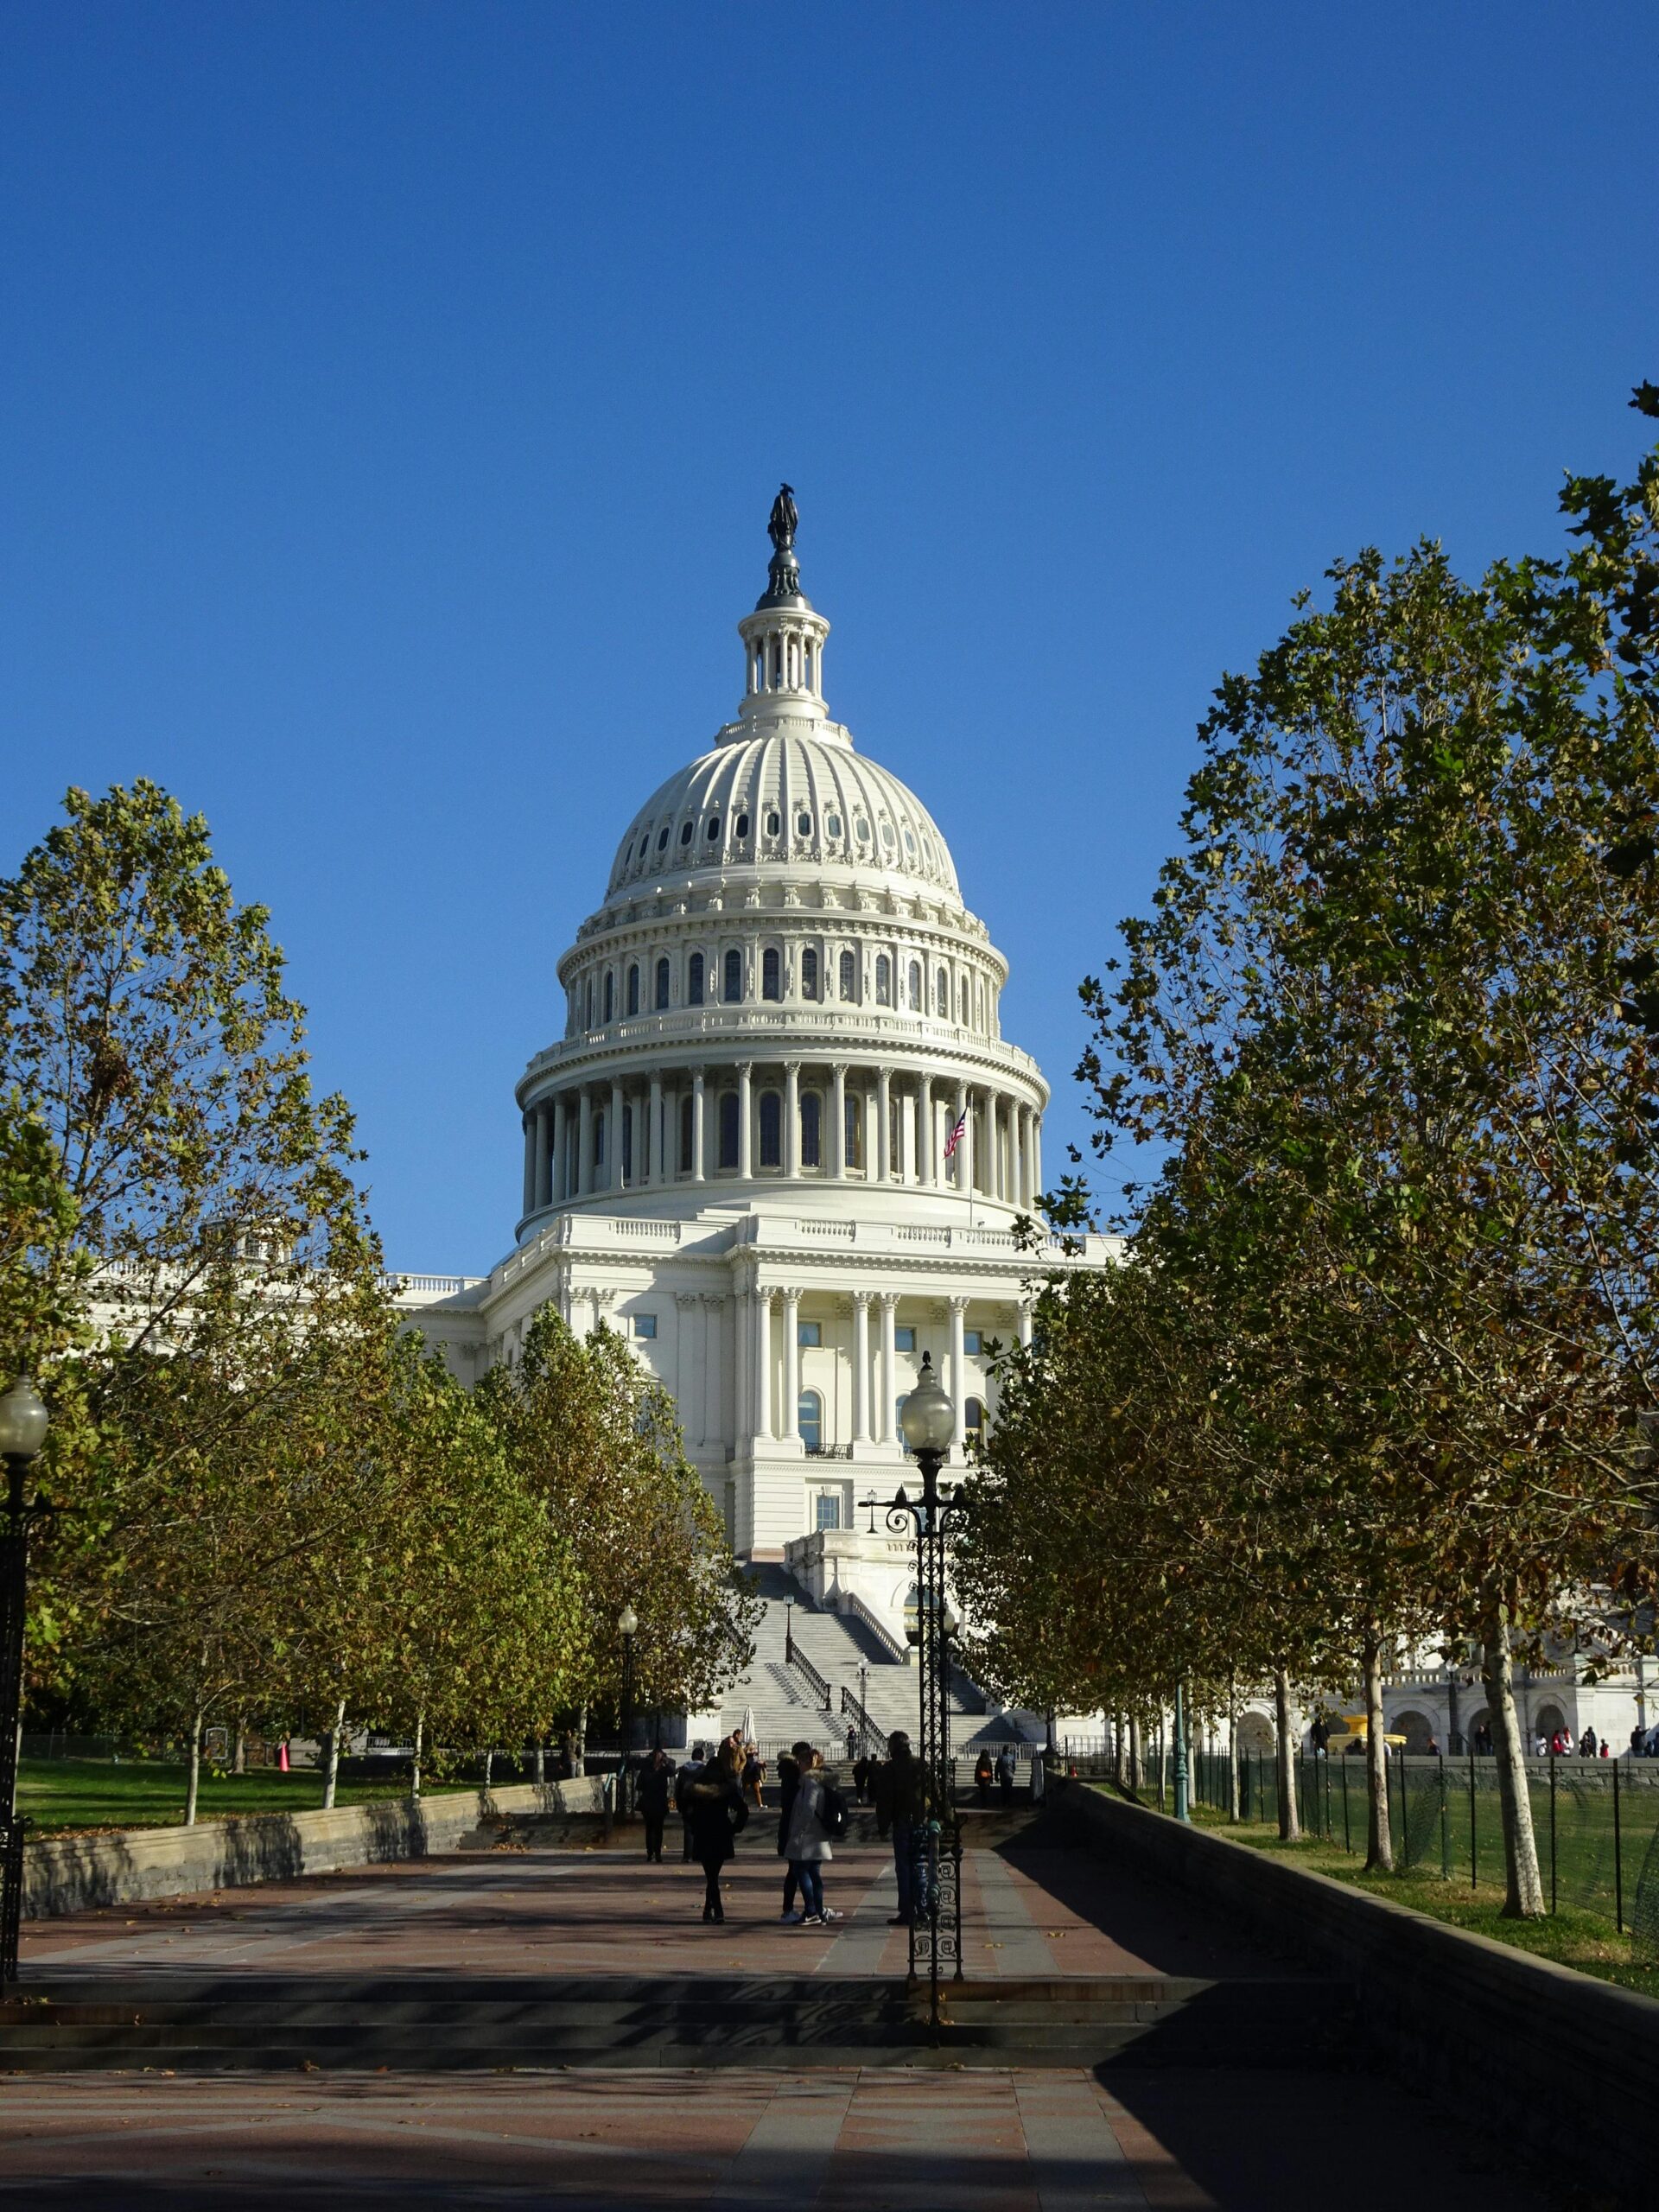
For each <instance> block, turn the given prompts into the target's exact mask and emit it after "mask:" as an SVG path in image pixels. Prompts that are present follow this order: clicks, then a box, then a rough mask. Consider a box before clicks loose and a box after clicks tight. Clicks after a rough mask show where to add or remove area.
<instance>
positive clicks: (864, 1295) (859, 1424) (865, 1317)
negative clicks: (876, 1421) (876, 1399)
mask: <svg viewBox="0 0 1659 2212" xmlns="http://www.w3.org/2000/svg"><path fill="white" fill-rule="evenodd" d="M869 1440H870V1294H869V1292H868V1290H855V1292H854V1293H853V1442H854V1443H855V1445H858V1444H868V1442H869Z"/></svg>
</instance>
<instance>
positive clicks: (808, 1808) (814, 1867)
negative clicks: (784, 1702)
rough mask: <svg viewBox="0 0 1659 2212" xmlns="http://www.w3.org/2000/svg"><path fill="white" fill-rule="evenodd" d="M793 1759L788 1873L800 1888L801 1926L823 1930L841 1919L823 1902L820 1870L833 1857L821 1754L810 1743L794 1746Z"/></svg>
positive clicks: (827, 1792)
mask: <svg viewBox="0 0 1659 2212" xmlns="http://www.w3.org/2000/svg"><path fill="white" fill-rule="evenodd" d="M795 1758H796V1762H797V1764H798V1767H799V1769H800V1779H799V1781H798V1783H797V1784H796V1787H795V1798H794V1802H793V1803H792V1804H791V1807H790V1808H789V1834H788V1838H787V1856H788V1859H789V1871H790V1872H791V1874H793V1875H794V1877H795V1878H796V1880H797V1882H798V1883H799V1885H800V1891H801V1913H800V1924H801V1925H802V1926H803V1927H804V1928H822V1927H823V1924H824V1923H825V1922H826V1921H829V1920H839V1919H840V1918H841V1915H840V1914H839V1913H838V1912H830V1911H829V1910H827V1909H826V1907H825V1905H824V1902H823V1870H824V1868H825V1867H826V1866H828V1865H829V1861H830V1860H831V1859H833V1858H834V1857H835V1855H836V1854H835V1853H834V1851H833V1850H832V1849H831V1848H830V1845H829V1783H828V1780H827V1778H826V1777H825V1775H824V1771H823V1753H822V1752H821V1751H814V1750H813V1748H812V1746H811V1745H810V1744H797V1745H796V1746H795Z"/></svg>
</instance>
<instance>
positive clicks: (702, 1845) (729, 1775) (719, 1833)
mask: <svg viewBox="0 0 1659 2212" xmlns="http://www.w3.org/2000/svg"><path fill="white" fill-rule="evenodd" d="M741 1771H742V1769H741V1764H740V1762H739V1758H738V1753H737V1751H736V1750H735V1748H734V1746H733V1745H730V1744H722V1745H721V1747H720V1751H719V1753H718V1755H717V1756H716V1758H715V1759H714V1761H713V1762H712V1764H709V1765H708V1766H706V1767H704V1769H703V1770H702V1773H701V1774H699V1775H698V1777H697V1778H696V1781H695V1782H694V1783H691V1784H690V1787H689V1788H688V1789H687V1790H686V1793H685V1809H686V1815H687V1824H688V1826H689V1827H690V1833H691V1843H692V1848H693V1850H694V1851H695V1853H696V1860H697V1864H698V1866H701V1867H702V1883H703V1890H702V1916H703V1919H704V1920H705V1921H723V1920H724V1919H725V1917H726V1909H725V1907H724V1906H723V1905H722V1904H721V1901H720V1870H721V1867H722V1866H724V1865H725V1864H726V1862H727V1860H728V1859H730V1858H731V1857H732V1856H733V1854H734V1852H735V1850H736V1845H735V1843H734V1840H733V1839H734V1837H735V1836H737V1835H738V1834H741V1832H742V1830H743V1828H744V1827H746V1826H747V1821H748V1817H749V1808H748V1807H747V1805H746V1804H745V1803H744V1802H743V1792H742V1790H741V1789H740V1788H739V1787H738V1777H739V1775H740V1774H741Z"/></svg>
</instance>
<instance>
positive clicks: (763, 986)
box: [760, 944, 784, 999]
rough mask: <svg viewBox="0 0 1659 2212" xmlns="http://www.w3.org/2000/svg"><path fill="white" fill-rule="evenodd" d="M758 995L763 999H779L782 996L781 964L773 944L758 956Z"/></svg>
mask: <svg viewBox="0 0 1659 2212" xmlns="http://www.w3.org/2000/svg"><path fill="white" fill-rule="evenodd" d="M760 995H761V997H762V998H763V999H781V998H782V996H783V995H784V984H783V963H781V962H780V961H779V957H778V948H777V946H776V945H775V944H769V945H768V946H767V947H766V950H765V951H764V952H763V953H762V954H761V956H760Z"/></svg>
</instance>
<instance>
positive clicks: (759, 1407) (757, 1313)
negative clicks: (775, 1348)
mask: <svg viewBox="0 0 1659 2212" xmlns="http://www.w3.org/2000/svg"><path fill="white" fill-rule="evenodd" d="M750 1380H751V1382H752V1383H753V1386H754V1433H755V1435H756V1437H757V1438H760V1439H763V1440H765V1441H766V1442H767V1443H770V1442H771V1441H772V1293H771V1292H770V1291H769V1290H762V1289H761V1288H760V1285H759V1284H758V1283H757V1284H756V1286H755V1290H754V1358H753V1372H752V1374H751V1376H750Z"/></svg>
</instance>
